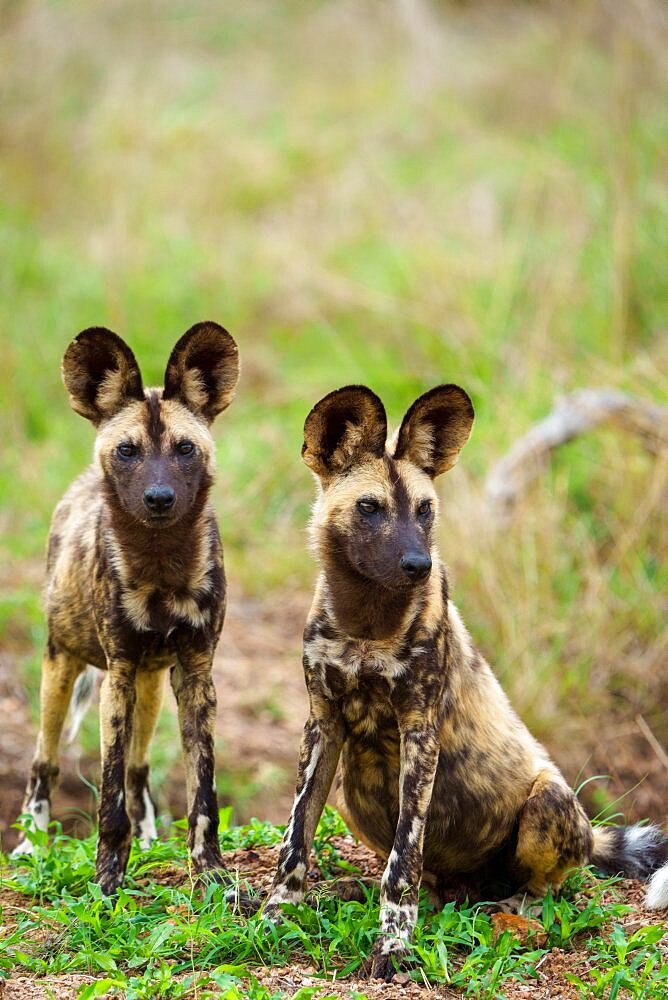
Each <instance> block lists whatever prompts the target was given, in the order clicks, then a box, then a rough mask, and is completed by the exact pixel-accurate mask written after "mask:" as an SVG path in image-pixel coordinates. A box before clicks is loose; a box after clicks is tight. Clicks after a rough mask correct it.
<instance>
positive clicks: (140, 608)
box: [15, 323, 239, 893]
mask: <svg viewBox="0 0 668 1000" xmlns="http://www.w3.org/2000/svg"><path fill="white" fill-rule="evenodd" d="M238 371H239V362H238V352H237V348H236V344H235V343H234V340H233V339H232V337H231V336H230V335H229V333H227V332H226V331H225V330H223V329H222V327H219V326H218V325H217V324H215V323H200V324H197V325H196V326H194V327H192V329H190V330H189V331H188V332H187V333H186V334H185V335H184V336H183V337H182V338H181V339H180V340H179V341H178V343H177V344H176V346H175V348H174V350H173V351H172V354H171V356H170V359H169V362H168V364H167V369H166V372H165V386H164V389H146V390H145V389H144V388H143V386H142V379H141V374H140V371H139V368H138V366H137V363H136V361H135V358H134V356H133V354H132V352H131V351H130V349H129V348H128V347H127V345H126V344H125V343H124V342H123V341H122V340H121V339H120V338H119V337H117V336H116V335H115V334H114V333H112V332H111V331H109V330H105V329H101V328H93V329H89V330H85V331H84V332H83V333H81V334H79V336H78V337H77V338H76V339H75V340H74V341H73V342H72V343H71V344H70V346H69V347H68V349H67V351H66V353H65V356H64V359H63V378H64V381H65V385H66V387H67V389H68V391H69V394H70V400H71V403H72V406H73V408H74V409H75V410H76V411H77V412H78V413H80V414H82V415H83V416H84V417H86V418H87V419H89V420H91V421H92V422H93V423H94V424H95V425H96V427H97V428H98V432H97V438H96V441H95V461H94V463H93V465H92V466H91V467H90V468H89V469H88V470H87V471H86V472H84V473H83V475H81V476H80V477H79V478H78V479H77V480H76V481H75V482H74V484H73V485H72V486H71V487H70V489H69V490H68V492H67V493H66V495H65V496H64V497H63V499H62V500H61V502H60V503H59V505H58V507H57V508H56V511H55V513H54V516H53V520H52V525H51V532H50V535H49V545H48V557H47V582H46V589H45V606H46V616H47V624H48V641H47V648H46V650H45V654H44V661H43V668H42V682H41V693H40V708H41V720H40V731H39V737H38V742H37V749H36V753H35V759H34V763H33V766H32V771H31V775H30V778H29V781H28V787H27V790H26V799H25V804H24V812H27V813H29V814H31V815H32V817H33V819H34V822H35V824H36V826H37V827H38V828H40V829H43V830H45V829H46V828H47V824H48V821H49V811H50V797H51V790H52V785H53V782H54V779H55V778H56V776H57V774H58V746H59V741H60V737H61V732H62V728H63V723H64V720H65V716H66V714H67V710H68V707H69V704H70V700H71V698H72V693H73V690H76V688H77V687H80V686H81V685H82V680H83V678H84V677H85V674H84V671H85V668H86V666H87V665H92V666H94V667H97V668H99V669H100V670H102V671H104V672H105V673H104V678H103V681H102V687H101V694H100V723H101V739H102V785H101V791H100V803H99V843H98V850H97V864H96V880H97V881H98V882H99V884H100V885H101V886H102V889H103V890H104V892H106V893H109V892H112V891H113V890H114V889H116V888H117V887H118V885H119V884H120V883H121V881H122V879H123V875H124V872H125V867H126V864H127V858H128V853H129V849H130V842H131V835H132V833H133V832H134V834H135V835H136V836H138V837H139V838H140V840H141V843H142V845H144V846H146V845H147V844H148V843H150V841H151V840H152V839H153V838H154V837H155V836H156V830H155V810H154V805H153V801H152V798H151V794H150V791H149V784H148V772H149V764H148V752H149V745H150V742H151V739H152V736H153V733H154V729H155V725H156V722H157V718H158V713H159V710H160V705H161V701H162V695H163V689H164V681H165V677H166V672H167V670H169V671H170V672H171V673H170V676H171V682H172V687H173V689H174V692H175V695H176V699H177V702H178V712H179V723H180V730H181V739H182V744H183V752H184V755H185V764H186V777H187V801H188V822H189V830H188V843H189V847H190V850H191V854H192V858H193V862H194V865H195V867H196V869H197V870H200V871H204V870H208V869H217V868H221V867H222V860H221V856H220V850H219V846H218V839H217V828H218V808H217V802H216V794H215V775H214V724H215V713H216V695H215V689H214V686H213V680H212V674H211V667H212V660H213V654H214V650H215V647H216V643H217V641H218V637H219V635H220V630H221V628H222V625H223V618H224V614H225V571H224V567H223V551H222V547H221V543H220V537H219V533H218V526H217V523H216V518H215V514H214V512H213V509H212V507H211V505H210V503H209V491H210V487H211V484H212V482H213V477H214V472H215V449H214V443H213V439H212V437H211V434H210V431H209V426H208V425H209V423H210V422H211V421H212V420H213V419H214V417H215V416H216V415H217V414H218V413H219V412H220V411H221V410H223V409H225V407H227V406H228V405H229V403H230V402H231V400H232V397H233V395H234V389H235V386H236V382H237V378H238ZM74 700H75V702H76V700H77V699H76V695H75V699H74ZM31 847H32V845H31V841H30V840H29V839H28V838H25V839H24V840H23V841H22V842H21V843H19V845H18V848H17V849H16V852H15V853H18V854H21V853H26V852H29V851H30V850H31Z"/></svg>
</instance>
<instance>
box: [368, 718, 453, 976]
mask: <svg viewBox="0 0 668 1000" xmlns="http://www.w3.org/2000/svg"><path fill="white" fill-rule="evenodd" d="M399 729H400V735H401V766H400V776H399V820H398V822H397V829H396V832H395V835H394V843H393V845H392V851H391V852H390V856H389V857H388V859H387V865H386V868H385V871H384V873H383V878H382V881H381V884H380V933H379V935H378V937H377V938H376V943H375V945H374V948H373V951H372V953H371V956H370V959H369V963H368V967H367V971H368V974H369V975H370V976H371V977H372V978H377V979H385V980H386V981H389V980H390V979H391V978H392V976H393V975H394V973H395V971H396V970H395V966H394V962H393V957H394V958H396V959H399V960H400V959H401V957H402V955H404V954H405V953H406V951H407V948H408V945H409V943H410V940H411V937H412V934H413V929H414V927H415V923H416V921H417V909H418V894H419V890H420V880H421V878H422V848H423V842H424V829H425V821H426V817H427V810H428V809H429V803H430V801H431V793H432V789H433V787H434V778H435V776H436V767H437V764H438V751H439V738H438V733H437V731H436V728H435V727H429V728H421V729H417V728H413V727H411V728H403V727H402V723H401V720H399Z"/></svg>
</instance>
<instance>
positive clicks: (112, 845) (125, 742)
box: [95, 660, 136, 896]
mask: <svg viewBox="0 0 668 1000" xmlns="http://www.w3.org/2000/svg"><path fill="white" fill-rule="evenodd" d="M135 672H136V671H135V667H134V666H133V664H131V663H129V662H128V661H126V660H111V661H110V662H109V665H108V669H107V673H106V674H105V677H104V680H103V681H102V687H101V689H100V735H101V742H102V787H101V789H100V805H99V810H98V824H99V838H98V844H97V858H96V862H95V881H96V882H97V883H98V885H99V886H100V887H101V889H102V892H103V893H104V894H105V895H107V896H108V895H110V894H111V893H113V892H115V891H116V889H118V887H119V885H120V884H121V882H122V881H123V876H124V875H125V868H126V865H127V863H128V856H129V854H130V844H131V840H132V835H131V827H130V820H129V818H128V814H127V809H126V804H125V765H126V756H127V752H128V748H129V745H130V739H131V736H132V716H133V712H134V706H135Z"/></svg>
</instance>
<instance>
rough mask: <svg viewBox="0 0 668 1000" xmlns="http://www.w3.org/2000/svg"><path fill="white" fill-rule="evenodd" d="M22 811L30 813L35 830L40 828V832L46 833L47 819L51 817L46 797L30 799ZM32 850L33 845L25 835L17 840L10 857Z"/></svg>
mask: <svg viewBox="0 0 668 1000" xmlns="http://www.w3.org/2000/svg"><path fill="white" fill-rule="evenodd" d="M23 812H25V813H28V814H29V815H30V817H31V819H32V822H33V826H34V827H35V829H36V830H41V832H42V833H46V831H47V830H48V829H49V820H50V818H51V809H50V807H49V801H48V799H32V800H31V801H30V802H29V803H28V805H27V806H26V808H25V809H24V810H23ZM34 850H35V845H34V844H33V843H32V841H30V840H28V838H27V837H26V838H24V839H23V840H21V841H19V843H18V844H17V845H16V847H15V848H14V850H13V851H12V853H11V857H13V858H20V857H21V856H22V855H26V854H33V853H34Z"/></svg>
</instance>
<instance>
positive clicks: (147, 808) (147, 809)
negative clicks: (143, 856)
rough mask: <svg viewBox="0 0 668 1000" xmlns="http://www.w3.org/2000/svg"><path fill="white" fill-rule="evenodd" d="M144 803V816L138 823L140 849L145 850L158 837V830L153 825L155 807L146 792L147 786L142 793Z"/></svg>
mask: <svg viewBox="0 0 668 1000" xmlns="http://www.w3.org/2000/svg"><path fill="white" fill-rule="evenodd" d="M142 801H143V803H144V818H143V819H142V821H141V823H140V824H139V846H140V847H141V849H142V851H145V850H147V849H148V848H149V847H150V846H151V844H152V843H153V841H154V840H157V839H158V831H157V829H156V825H155V809H154V808H153V803H152V802H151V796H150V795H149V794H148V788H144V791H143V793H142Z"/></svg>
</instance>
